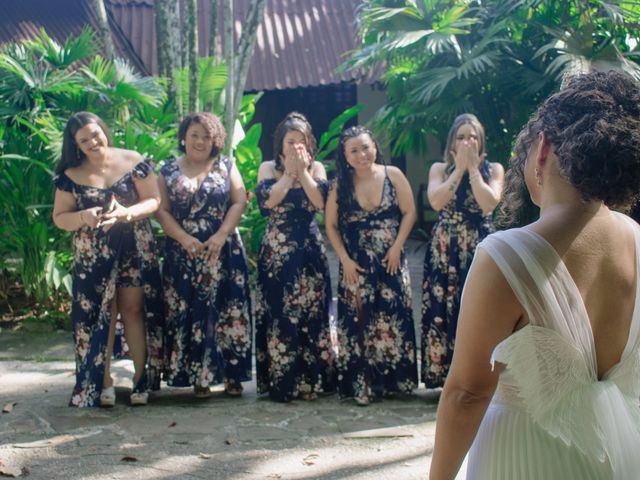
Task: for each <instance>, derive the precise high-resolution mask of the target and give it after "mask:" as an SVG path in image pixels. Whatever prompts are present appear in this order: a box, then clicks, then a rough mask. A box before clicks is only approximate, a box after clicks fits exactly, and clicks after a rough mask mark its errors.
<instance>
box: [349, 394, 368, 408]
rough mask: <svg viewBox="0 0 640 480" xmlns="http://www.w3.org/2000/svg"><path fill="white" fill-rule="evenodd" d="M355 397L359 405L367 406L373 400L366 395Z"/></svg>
mask: <svg viewBox="0 0 640 480" xmlns="http://www.w3.org/2000/svg"><path fill="white" fill-rule="evenodd" d="M353 399H354V400H355V402H356V404H357V405H358V406H359V407H366V406H367V405H369V404H370V403H371V400H370V399H369V397H367V396H366V395H364V396H362V397H353Z"/></svg>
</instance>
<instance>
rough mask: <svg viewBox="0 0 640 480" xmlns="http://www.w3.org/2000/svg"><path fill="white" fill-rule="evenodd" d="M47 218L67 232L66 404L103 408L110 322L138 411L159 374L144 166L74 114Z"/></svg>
mask: <svg viewBox="0 0 640 480" xmlns="http://www.w3.org/2000/svg"><path fill="white" fill-rule="evenodd" d="M56 174H57V175H56V177H55V178H54V183H55V185H56V193H55V200H54V206H53V221H54V223H55V224H56V226H58V227H59V228H61V229H63V230H67V231H70V232H73V240H72V242H73V255H74V264H73V299H72V301H73V303H72V308H71V317H72V322H73V333H74V342H75V347H76V385H75V387H74V390H73V394H72V397H71V401H70V405H71V406H77V407H90V406H98V405H99V406H102V407H111V406H113V405H114V404H115V400H116V396H115V390H114V387H113V379H112V378H111V374H110V364H111V356H112V351H113V347H114V343H115V339H116V319H117V318H118V317H119V318H120V319H121V321H122V324H123V325H124V336H125V338H126V346H125V349H126V348H128V352H129V355H130V356H131V358H132V359H133V363H134V369H135V373H134V376H133V385H134V388H133V391H132V393H131V397H130V401H131V404H132V405H144V404H146V403H147V401H148V390H150V389H158V388H159V386H160V375H161V372H162V358H163V354H162V315H161V310H160V309H159V308H158V304H159V301H160V299H161V296H160V295H161V292H160V275H159V270H158V261H157V256H156V252H155V242H154V238H153V232H152V230H151V224H150V222H149V219H148V217H149V216H150V215H151V214H152V213H153V212H154V211H155V210H156V209H157V208H158V205H159V202H160V194H159V192H158V187H157V183H156V180H155V175H154V174H153V170H152V169H151V166H150V165H149V164H148V163H146V162H145V161H144V160H143V158H142V157H141V156H140V155H139V154H138V153H136V152H133V151H130V150H123V149H120V148H114V147H113V146H112V142H111V138H110V135H109V130H108V129H107V127H106V125H105V124H104V122H103V121H102V120H101V119H100V118H99V117H98V116H96V115H94V114H92V113H89V112H79V113H76V114H75V115H73V116H72V117H71V118H70V119H69V121H68V122H67V125H66V127H65V130H64V137H63V146H62V157H61V159H60V162H59V163H58V166H57V167H56Z"/></svg>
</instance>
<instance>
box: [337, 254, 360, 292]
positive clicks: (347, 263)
mask: <svg viewBox="0 0 640 480" xmlns="http://www.w3.org/2000/svg"><path fill="white" fill-rule="evenodd" d="M340 262H341V263H342V279H343V280H344V283H346V284H347V285H357V284H358V282H359V280H360V275H358V274H359V273H364V272H365V269H364V268H362V267H361V266H360V265H358V264H357V263H356V262H354V261H353V260H351V258H349V257H346V258H345V259H344V260H341V261H340Z"/></svg>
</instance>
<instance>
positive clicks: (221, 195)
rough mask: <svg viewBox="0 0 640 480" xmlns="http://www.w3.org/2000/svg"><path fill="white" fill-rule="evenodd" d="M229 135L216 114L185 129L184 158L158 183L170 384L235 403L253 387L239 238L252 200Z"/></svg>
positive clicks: (200, 116)
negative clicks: (227, 151)
mask: <svg viewBox="0 0 640 480" xmlns="http://www.w3.org/2000/svg"><path fill="white" fill-rule="evenodd" d="M224 139H225V131H224V128H223V127H222V124H221V123H220V120H219V119H218V117H216V116H215V115H213V114H211V113H191V114H189V115H187V116H186V117H185V119H184V120H182V122H181V123H180V127H179V129H178V141H179V142H180V145H179V148H180V150H181V151H182V152H183V153H184V154H183V155H182V156H181V157H180V158H178V159H176V160H172V161H170V162H168V163H166V164H165V165H164V166H163V167H162V169H161V171H160V177H159V185H160V194H161V198H162V201H161V203H160V209H159V210H158V213H157V214H156V215H157V218H158V221H159V222H160V224H161V225H162V228H163V229H164V231H165V233H166V234H167V243H166V249H165V257H164V266H163V277H164V298H165V313H166V323H167V335H166V342H165V343H166V352H167V355H168V358H167V372H166V380H167V384H168V385H170V386H175V387H189V386H192V387H193V391H194V394H195V396H196V397H198V398H206V397H208V396H209V395H210V389H209V387H210V386H211V385H216V384H219V383H223V382H224V385H225V391H226V392H227V394H229V395H232V396H239V395H241V394H242V383H241V382H244V381H248V380H251V304H250V297H249V282H248V270H247V261H246V256H245V251H244V247H243V245H242V240H241V238H240V235H239V234H238V231H237V228H236V227H237V226H238V224H239V223H240V218H241V217H242V212H243V211H244V209H245V207H246V202H247V196H246V192H245V189H244V183H243V181H242V177H241V176H240V172H238V169H237V168H236V166H235V164H234V163H232V162H231V160H230V159H228V158H225V157H222V155H221V152H222V149H223V148H224Z"/></svg>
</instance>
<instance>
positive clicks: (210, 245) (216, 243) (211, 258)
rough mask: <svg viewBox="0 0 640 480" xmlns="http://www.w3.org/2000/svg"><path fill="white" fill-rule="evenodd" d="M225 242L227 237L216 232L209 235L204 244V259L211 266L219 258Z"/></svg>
mask: <svg viewBox="0 0 640 480" xmlns="http://www.w3.org/2000/svg"><path fill="white" fill-rule="evenodd" d="M226 241H227V235H225V234H224V233H222V232H220V231H218V232H216V233H214V234H213V235H211V236H210V237H209V239H208V240H207V241H206V242H204V258H205V260H207V261H208V262H209V263H210V264H211V265H215V263H216V262H217V261H218V257H220V251H221V250H222V247H223V246H224V244H225V242H226Z"/></svg>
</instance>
